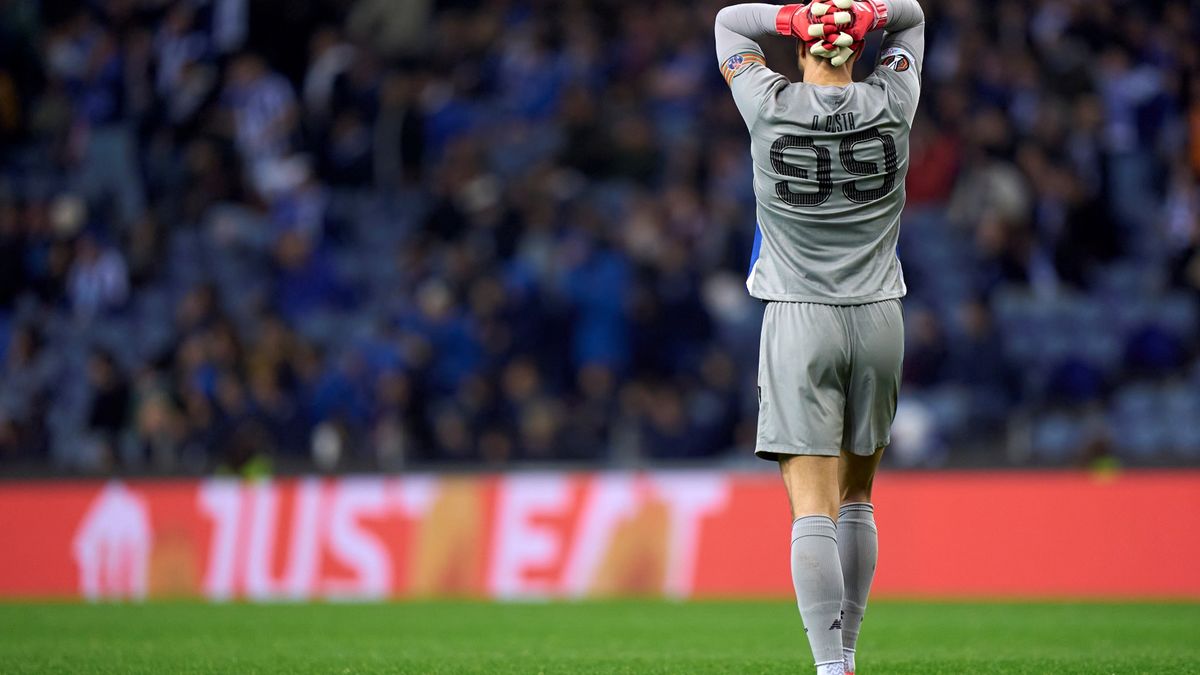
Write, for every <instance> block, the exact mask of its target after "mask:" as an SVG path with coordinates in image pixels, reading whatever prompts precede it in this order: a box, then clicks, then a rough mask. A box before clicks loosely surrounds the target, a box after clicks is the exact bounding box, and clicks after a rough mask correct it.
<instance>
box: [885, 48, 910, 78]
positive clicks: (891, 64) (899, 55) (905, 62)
mask: <svg viewBox="0 0 1200 675" xmlns="http://www.w3.org/2000/svg"><path fill="white" fill-rule="evenodd" d="M913 60H914V59H913V56H912V54H909V53H908V51H907V50H905V49H902V48H900V47H890V48H888V49H886V50H884V52H883V54H880V55H879V65H881V66H883V67H884V68H891V69H892V70H894V71H896V72H897V73H903V72H904V71H906V70H908V69H909V68H912V64H913Z"/></svg>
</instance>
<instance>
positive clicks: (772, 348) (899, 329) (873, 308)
mask: <svg viewBox="0 0 1200 675" xmlns="http://www.w3.org/2000/svg"><path fill="white" fill-rule="evenodd" d="M903 359H904V316H903V313H902V311H901V307H900V301H899V300H885V301H883V302H874V303H871V304H867V305H850V306H839V305H818V304H813V303H807V302H769V303H767V308H766V313H765V315H764V316H763V326H762V338H761V342H760V346H759V362H758V441H757V444H756V447H755V449H754V452H755V454H757V455H758V456H759V457H762V458H763V459H769V460H778V459H781V458H782V457H784V456H787V455H823V456H836V455H838V454H840V452H841V451H842V450H845V451H847V452H853V453H854V454H856V455H871V454H873V453H874V452H875V450H876V449H878V448H882V447H884V446H886V445H887V444H888V443H889V442H890V440H891V429H892V420H893V419H894V418H895V417H896V396H897V395H898V394H899V392H900V366H901V362H902V361H903Z"/></svg>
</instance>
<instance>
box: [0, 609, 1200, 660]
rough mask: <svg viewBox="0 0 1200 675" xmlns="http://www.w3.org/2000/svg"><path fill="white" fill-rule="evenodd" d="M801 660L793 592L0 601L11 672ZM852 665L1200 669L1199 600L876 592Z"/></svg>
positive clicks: (803, 652) (1, 650)
mask: <svg viewBox="0 0 1200 675" xmlns="http://www.w3.org/2000/svg"><path fill="white" fill-rule="evenodd" d="M805 672H808V673H811V672H813V668H812V666H811V659H810V657H809V653H808V645H807V642H806V640H805V637H804V633H803V631H802V630H801V628H800V618H799V616H798V615H797V613H796V610H795V607H794V606H793V605H791V604H790V603H785V602H688V603H672V602H657V601H618V602H586V603H578V604H574V603H548V604H488V603H470V602H418V603H399V604H366V605H355V604H341V605H339V604H296V605H244V604H227V605H202V604H156V603H151V604H146V605H108V604H99V605H83V604H52V603H46V604H0V673H6V674H12V673H72V674H80V675H82V674H86V673H156V674H157V673H522V674H526V673H639V674H640V673H805ZM858 673H859V675H885V674H886V675H892V674H900V675H904V674H908V673H912V674H916V673H920V674H921V675H934V674H937V673H954V674H956V675H959V674H962V673H1006V674H1011V673H1087V674H1089V675H1094V674H1096V673H1154V674H1155V675H1163V674H1165V673H1200V605H1195V604H1092V603H1082V604H1050V603H1028V604H1024V603H929V602H895V601H892V602H877V603H874V604H873V605H872V607H871V610H870V612H869V614H868V615H867V621H866V623H865V625H864V630H863V637H862V639H861V642H860V644H859V662H858Z"/></svg>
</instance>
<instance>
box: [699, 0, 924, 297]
mask: <svg viewBox="0 0 1200 675" xmlns="http://www.w3.org/2000/svg"><path fill="white" fill-rule="evenodd" d="M889 4H891V5H893V6H895V5H899V4H903V2H902V1H901V0H893V2H892V3H889ZM913 4H915V3H913ZM740 7H752V6H745V5H743V6H734V7H732V8H729V9H732V10H737V9H739V8H740ZM777 9H778V8H773V9H772V10H771V11H772V12H773V11H775V10H777ZM917 12H918V15H919V12H920V10H919V8H917ZM764 16H765V15H764ZM742 18H746V17H739V16H737V15H736V14H735V15H734V16H732V17H730V16H726V17H725V19H726V21H727V23H734V25H740V24H739V23H738V21H739V19H742ZM748 18H749V19H755V17H753V16H750V17H748ZM758 18H761V17H758ZM900 18H903V16H901V17H900ZM721 28H722V26H721V19H720V18H719V19H718V55H719V56H720V57H721V59H722V60H721V66H722V67H721V70H722V73H723V74H724V75H725V77H726V79H727V81H728V82H729V84H730V88H731V89H732V91H733V96H734V100H735V101H736V103H737V107H738V110H739V111H741V113H742V116H743V118H744V119H745V121H746V126H747V128H748V129H749V130H750V138H751V146H750V147H751V156H752V159H753V162H754V193H755V195H756V197H757V220H758V222H757V231H756V233H755V240H754V249H753V255H752V260H751V263H750V270H749V275H748V277H747V279H746V287H747V288H748V289H749V291H750V294H751V295H752V296H754V297H756V298H761V299H763V300H785V301H792V302H816V303H824V304H834V305H856V304H863V303H868V302H877V301H880V300H887V299H891V298H899V297H902V296H904V294H905V286H904V275H903V273H902V271H901V268H900V261H899V259H898V258H897V255H896V246H897V240H898V236H899V231H900V213H901V211H902V210H903V209H904V177H905V175H906V174H907V172H908V136H909V129H910V127H911V125H912V120H913V115H914V114H915V113H916V107H917V99H918V97H919V94H920V66H921V57H922V55H923V51H924V50H923V47H924V36H923V30H924V27H923V24H922V25H918V26H915V27H909V28H907V29H906V30H898V31H890V32H889V33H887V34H886V35H885V38H884V44H883V48H882V51H881V54H880V60H879V63H878V65H877V66H876V68H875V70H874V72H873V73H872V74H871V75H870V76H869V77H867V78H866V80H864V81H862V82H855V83H854V84H851V85H849V86H846V87H835V86H829V87H826V86H814V85H810V84H803V83H791V82H789V81H788V80H787V79H786V78H784V77H783V76H782V75H779V74H778V73H775V72H773V71H771V70H770V69H768V68H767V67H766V65H765V62H764V60H763V56H762V52H761V50H760V49H759V47H758V45H757V44H756V43H754V42H753V41H751V40H749V39H745V38H746V36H745V35H739V36H738V37H740V38H743V39H741V40H737V39H734V40H733V42H735V43H736V44H733V45H730V44H728V43H729V42H730V40H729V36H728V35H726V36H725V40H724V42H726V43H727V44H725V45H724V49H725V53H724V54H721V53H720V51H721V49H722V47H723V45H722V41H723V40H722V39H721ZM889 28H890V26H889ZM745 30H746V31H747V32H749V33H750V34H753V32H754V28H746V29H745ZM739 32H740V31H739Z"/></svg>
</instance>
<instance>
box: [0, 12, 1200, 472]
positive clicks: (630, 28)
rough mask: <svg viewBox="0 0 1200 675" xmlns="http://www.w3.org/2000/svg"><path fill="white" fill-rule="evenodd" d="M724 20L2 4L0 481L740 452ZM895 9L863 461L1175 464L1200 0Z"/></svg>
mask: <svg viewBox="0 0 1200 675" xmlns="http://www.w3.org/2000/svg"><path fill="white" fill-rule="evenodd" d="M721 4H723V3H716V2H699V3H697V2H679V1H656V2H648V3H628V2H617V1H615V0H608V1H595V2H584V1H581V0H575V1H558V0H542V1H537V0H533V1H529V2H521V1H519V0H490V1H479V2H469V1H461V2H455V1H447V2H438V1H433V0H311V1H309V2H295V1H290V0H253V1H251V0H190V1H188V0H92V1H90V2H86V3H80V2H66V1H64V0H42V1H40V2H38V1H34V0H0V144H2V148H3V154H2V160H0V171H2V173H0V350H2V351H0V355H2V361H0V364H2V365H0V367H2V369H3V371H2V372H3V374H2V376H0V467H2V466H10V467H12V466H17V465H22V466H43V467H53V468H54V469H55V470H58V471H62V470H76V471H83V472H88V471H105V470H109V469H113V468H117V469H126V470H154V471H184V472H189V471H206V470H212V469H214V468H221V467H223V468H225V469H229V470H240V471H257V470H267V469H268V467H269V465H270V463H274V464H276V465H280V464H283V465H291V466H298V467H301V468H302V467H306V466H312V464H311V463H312V462H315V463H316V466H318V467H320V468H335V467H358V468H371V467H381V468H389V467H396V466H401V465H412V464H421V463H437V464H453V463H471V464H480V463H484V464H487V465H503V464H505V463H508V462H511V461H525V462H552V461H595V460H598V461H601V462H605V463H612V464H622V465H625V464H631V463H637V462H640V461H644V460H662V459H687V458H709V457H722V458H730V461H746V462H749V461H750V460H749V459H746V458H747V457H748V448H749V447H750V446H751V445H752V444H753V436H754V421H755V414H756V402H755V400H754V391H755V387H754V382H755V367H756V366H755V362H756V352H757V331H758V322H759V320H760V316H761V305H760V304H759V303H757V302H756V301H754V300H752V299H751V298H749V297H748V296H747V295H746V293H745V289H744V287H743V281H744V274H745V271H746V265H747V262H748V259H749V248H750V244H751V240H752V237H753V222H754V220H753V219H754V214H753V204H754V199H753V194H752V191H751V184H750V177H751V169H750V164H749V156H748V150H747V148H748V143H747V137H746V132H745V129H744V127H743V125H742V122H741V120H740V118H739V117H738V115H737V113H736V110H735V109H734V107H733V104H732V102H731V100H730V98H729V96H728V93H727V91H726V89H725V86H724V83H723V82H722V80H721V77H720V75H719V73H718V70H717V66H716V63H715V57H714V55H713V51H712V46H711V42H712V29H711V27H712V18H713V16H714V15H715V13H716V11H717V9H718V8H719V7H720V5H721ZM923 4H924V5H925V8H926V14H927V16H928V19H929V21H928V30H927V36H928V45H929V49H928V52H927V61H926V66H925V71H924V87H925V88H924V93H923V100H922V105H921V110H920V114H919V116H918V119H917V122H916V125H915V128H914V130H913V136H912V145H913V148H912V158H913V159H912V166H911V168H910V170H909V178H908V203H909V207H908V211H907V214H906V220H905V222H904V225H903V234H902V245H901V251H900V255H901V258H902V260H903V262H904V265H905V270H906V276H907V279H908V283H909V287H910V296H909V299H908V301H907V302H906V307H907V329H908V345H907V362H906V370H905V389H904V391H903V394H902V403H901V409H900V412H899V415H898V419H897V424H896V451H895V453H894V455H895V456H894V457H893V461H897V462H900V463H904V464H926V465H938V464H942V463H946V462H949V463H955V462H958V463H963V462H987V463H992V464H1002V463H1011V462H1044V463H1059V464H1061V463H1074V462H1079V461H1084V460H1087V459H1092V458H1098V457H1106V456H1110V455H1116V456H1119V457H1122V458H1127V459H1131V460H1135V461H1146V462H1157V461H1187V460H1188V459H1189V458H1191V459H1195V458H1196V457H1198V456H1200V360H1198V356H1200V349H1198V347H1197V346H1198V340H1197V334H1198V332H1200V331H1198V329H1200V325H1198V319H1197V315H1198V312H1197V308H1198V304H1197V303H1198V298H1200V190H1198V182H1197V177H1198V176H1200V44H1198V43H1200V41H1198V40H1197V36H1200V19H1198V16H1197V12H1196V11H1195V8H1194V7H1191V6H1189V3H1188V2H1186V1H1185V0H1177V1H1175V2H1166V3H1157V2H1138V3H1103V2H1100V3H1097V2H1078V1H1071V0H1001V1H999V2H995V3H991V2H987V3H984V2H973V1H971V0H926V1H925V2H923ZM1125 7H1130V8H1134V10H1135V11H1131V12H1126V11H1124V8H1125ZM773 50H774V51H772V52H771V54H772V57H773V62H772V63H773V65H775V66H776V67H777V69H779V70H781V71H784V72H787V73H791V74H793V75H794V73H795V68H794V65H793V64H789V63H788V62H787V61H788V60H789V58H788V56H789V50H788V48H787V46H786V45H777V46H774V47H773ZM869 54H870V52H869ZM860 70H862V71H863V72H864V73H865V72H866V71H865V69H863V67H862V64H860ZM734 458H736V460H735V459H734Z"/></svg>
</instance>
